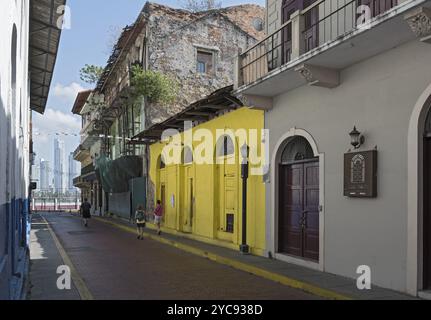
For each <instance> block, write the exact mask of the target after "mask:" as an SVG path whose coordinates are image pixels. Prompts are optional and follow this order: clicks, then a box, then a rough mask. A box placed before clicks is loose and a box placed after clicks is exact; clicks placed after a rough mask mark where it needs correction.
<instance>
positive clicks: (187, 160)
mask: <svg viewBox="0 0 431 320" xmlns="http://www.w3.org/2000/svg"><path fill="white" fill-rule="evenodd" d="M183 161H184V162H183V163H184V164H191V163H193V151H192V149H191V148H190V147H185V148H184V150H183Z"/></svg>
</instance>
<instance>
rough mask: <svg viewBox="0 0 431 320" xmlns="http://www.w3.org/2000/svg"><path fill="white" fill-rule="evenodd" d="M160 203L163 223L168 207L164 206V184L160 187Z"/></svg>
mask: <svg viewBox="0 0 431 320" xmlns="http://www.w3.org/2000/svg"><path fill="white" fill-rule="evenodd" d="M160 202H161V203H162V208H163V217H162V221H163V222H165V217H166V211H167V208H168V206H167V204H166V186H165V185H164V184H162V185H161V186H160Z"/></svg>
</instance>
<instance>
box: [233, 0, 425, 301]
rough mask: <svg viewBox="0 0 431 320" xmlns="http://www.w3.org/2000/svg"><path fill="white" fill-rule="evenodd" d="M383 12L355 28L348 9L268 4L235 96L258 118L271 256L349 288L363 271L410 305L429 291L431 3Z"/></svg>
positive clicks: (398, 4) (402, 4) (397, 4)
mask: <svg viewBox="0 0 431 320" xmlns="http://www.w3.org/2000/svg"><path fill="white" fill-rule="evenodd" d="M330 2H331V4H332V5H333V6H332V11H331V10H326V11H325V10H323V9H324V8H325V7H328V8H329V3H330ZM389 2H390V3H389ZM389 2H388V1H386V2H385V6H381V3H379V1H377V0H376V1H368V2H367V3H368V5H370V6H371V11H370V12H371V16H370V17H369V19H368V20H366V24H364V25H363V24H361V23H360V22H357V21H355V16H350V17H349V15H348V12H356V11H355V10H356V9H357V7H355V6H356V5H357V4H356V2H355V1H353V2H350V3H349V1H347V2H345V1H338V2H337V1H335V2H334V1H328V0H320V1H309V2H305V1H293V2H292V1H283V2H282V1H272V0H269V1H267V10H268V13H267V18H268V28H269V30H268V37H267V39H266V40H264V41H263V42H262V43H260V44H258V45H256V46H255V47H253V48H251V49H250V50H249V51H247V52H245V53H244V54H242V55H241V56H240V57H239V72H238V77H237V93H241V94H243V95H244V96H245V97H246V99H247V100H248V105H250V106H252V107H256V108H261V109H264V110H266V112H265V127H266V128H267V129H269V134H270V140H269V152H270V155H269V161H270V163H269V167H270V171H269V174H268V175H267V176H266V177H265V179H264V180H265V183H266V199H267V200H266V202H267V205H266V212H267V225H266V230H267V232H266V234H267V252H268V255H271V256H273V257H275V258H276V259H279V260H282V261H286V262H290V263H294V264H298V265H301V266H305V267H309V268H313V269H317V270H321V271H326V272H329V273H333V274H337V275H342V276H346V277H349V278H352V279H355V278H357V277H358V274H357V269H358V267H359V266H364V265H365V266H369V267H370V269H371V275H372V283H373V284H374V285H378V286H381V287H385V288H390V289H394V290H397V291H400V292H405V293H409V294H412V295H415V296H416V295H422V294H423V291H426V290H429V289H431V255H430V253H431V224H430V221H431V211H430V210H431V206H430V203H429V201H430V200H429V199H430V198H431V197H430V192H431V189H430V188H429V187H428V186H429V185H430V182H431V180H430V179H431V177H430V172H431V157H430V155H431V148H430V146H431V143H430V140H429V137H430V136H431V131H430V128H431V122H430V121H431V116H430V115H429V109H430V107H431V63H430V57H431V44H430V38H431V28H430V27H429V26H430V25H431V1H414V0H407V1H392V2H391V1H389ZM334 4H335V5H334ZM349 5H350V7H349ZM378 5H380V6H378ZM348 10H350V11H348ZM352 10H353V11H352ZM331 25H332V27H333V29H330V26H331ZM337 25H338V26H340V25H342V26H344V28H345V29H343V28H340V29H338V30H337ZM349 25H350V27H346V26H349ZM328 30H331V31H328ZM335 30H337V31H335ZM286 34H287V35H288V36H287V37H286V36H285V35H286ZM283 36H284V38H283ZM277 39H278V40H277ZM279 39H284V41H279ZM270 41H273V42H277V41H279V42H278V44H279V45H278V46H272V47H271V46H268V45H267V44H268V43H269V42H270ZM265 48H270V49H265ZM271 48H272V49H271ZM256 57H258V58H256ZM259 57H260V58H259ZM354 126H356V128H357V131H360V132H361V133H362V136H363V139H362V138H359V139H354V137H355V133H356V132H355V131H353V129H354ZM349 134H351V135H352V137H351V136H349Z"/></svg>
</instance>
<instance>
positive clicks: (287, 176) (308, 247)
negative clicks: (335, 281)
mask: <svg viewBox="0 0 431 320" xmlns="http://www.w3.org/2000/svg"><path fill="white" fill-rule="evenodd" d="M279 187H280V190H279V216H278V252H279V253H283V254H288V255H292V256H296V257H300V258H304V259H307V260H313V261H319V162H318V161H316V160H312V161H304V162H298V163H296V162H295V163H292V164H286V165H284V164H282V165H280V179H279Z"/></svg>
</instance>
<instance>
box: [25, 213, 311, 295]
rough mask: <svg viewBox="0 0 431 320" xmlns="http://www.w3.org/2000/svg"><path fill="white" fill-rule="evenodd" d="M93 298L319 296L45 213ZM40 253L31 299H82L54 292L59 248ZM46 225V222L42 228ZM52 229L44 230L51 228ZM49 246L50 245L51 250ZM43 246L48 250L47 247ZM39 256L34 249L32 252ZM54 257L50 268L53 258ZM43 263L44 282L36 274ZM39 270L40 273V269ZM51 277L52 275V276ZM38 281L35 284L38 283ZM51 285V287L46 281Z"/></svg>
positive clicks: (34, 263)
mask: <svg viewBox="0 0 431 320" xmlns="http://www.w3.org/2000/svg"><path fill="white" fill-rule="evenodd" d="M42 216H43V217H44V218H45V219H46V220H47V221H48V222H49V224H50V225H51V227H52V229H53V231H54V232H55V234H56V235H57V237H58V239H59V240H60V242H61V244H62V247H63V248H64V250H65V252H66V253H67V255H68V257H70V260H71V262H72V263H73V265H74V267H75V268H76V270H77V273H78V274H79V276H80V277H81V278H82V279H83V281H84V282H85V285H86V287H87V288H88V290H89V291H90V293H91V295H92V296H93V298H94V299H145V300H155V299H163V300H164V299H211V300H213V299H214V300H223V299H246V300H249V299H316V297H315V296H312V295H309V294H307V293H304V292H302V291H300V290H295V289H292V288H289V287H287V286H283V285H281V284H278V283H275V282H272V281H269V280H265V279H262V278H259V277H257V276H254V275H251V274H248V273H245V272H242V271H238V270H235V269H232V268H229V267H226V266H223V265H220V264H218V263H215V262H212V261H209V260H207V259H203V258H200V257H197V256H194V255H192V254H189V253H186V252H183V251H180V250H178V249H176V248H173V247H170V246H167V245H164V244H161V243H158V242H156V241H153V240H150V239H145V240H143V241H139V240H137V239H136V237H135V236H134V235H133V234H131V233H128V232H125V231H122V230H119V229H117V228H114V227H112V226H110V225H107V224H104V223H102V222H99V221H97V220H94V219H93V220H92V221H91V222H90V225H89V228H88V229H87V228H85V227H84V226H83V225H82V223H81V220H80V219H79V218H78V217H76V216H72V215H69V214H54V213H53V214H43V215H42ZM35 221H36V222H37V225H38V226H39V228H37V229H36V230H35V232H34V234H33V237H32V238H33V239H32V245H33V247H35V246H39V248H40V249H42V251H43V252H42V253H41V254H39V256H38V259H37V260H34V259H32V269H31V271H30V278H31V279H33V280H32V285H33V288H32V290H31V291H32V292H31V295H30V298H32V299H46V298H49V299H52V298H55V297H56V294H57V298H58V299H80V296H79V294H77V292H76V289H75V287H74V286H73V288H72V290H71V291H70V292H68V293H67V295H64V294H65V293H64V292H63V291H60V290H58V289H57V288H56V280H57V277H58V276H59V275H57V274H56V269H57V267H58V264H59V263H60V262H59V261H58V258H57V259H55V258H54V257H55V256H58V254H53V253H52V251H53V250H56V249H55V245H52V244H49V241H47V240H46V239H45V241H44V243H38V240H37V238H38V234H39V233H41V232H43V229H42V228H40V225H41V222H40V221H41V218H40V217H38V215H35V216H34V217H33V222H34V224H36V223H35ZM42 225H43V224H42ZM47 227H48V226H46V228H47ZM48 245H49V247H48ZM44 246H45V247H46V248H44ZM33 252H34V254H36V252H35V251H33ZM50 258H51V259H53V261H52V262H53V263H51V269H50V268H49V267H47V266H49V265H50V261H49V259H50ZM42 261H44V262H43V263H44V264H45V266H44V268H43V272H44V275H45V278H44V280H43V279H41V278H40V276H38V274H37V273H38V269H39V268H40V266H41V263H42ZM39 270H40V269H39ZM49 273H51V274H49ZM35 280H37V281H35ZM43 282H51V283H43Z"/></svg>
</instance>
